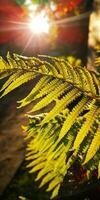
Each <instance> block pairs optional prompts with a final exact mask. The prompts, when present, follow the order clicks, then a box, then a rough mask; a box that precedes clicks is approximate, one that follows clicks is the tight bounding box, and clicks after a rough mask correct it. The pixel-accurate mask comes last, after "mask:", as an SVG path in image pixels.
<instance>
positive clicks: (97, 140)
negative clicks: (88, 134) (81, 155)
mask: <svg viewBox="0 0 100 200" xmlns="http://www.w3.org/2000/svg"><path fill="white" fill-rule="evenodd" d="M99 147H100V125H99V127H98V129H97V131H96V133H95V135H94V138H93V140H92V143H91V144H90V147H89V148H88V151H87V154H86V158H85V161H84V164H86V163H87V162H88V161H89V160H90V159H92V158H93V156H94V155H95V154H96V152H97V150H98V149H99Z"/></svg>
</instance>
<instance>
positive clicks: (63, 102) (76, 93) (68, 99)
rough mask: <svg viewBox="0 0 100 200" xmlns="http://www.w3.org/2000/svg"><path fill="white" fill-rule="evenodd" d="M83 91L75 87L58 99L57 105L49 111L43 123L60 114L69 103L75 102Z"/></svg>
mask: <svg viewBox="0 0 100 200" xmlns="http://www.w3.org/2000/svg"><path fill="white" fill-rule="evenodd" d="M80 95H81V93H80V92H79V91H78V90H77V89H73V90H71V91H70V92H68V93H67V95H66V96H64V97H63V98H62V99H61V100H58V101H57V103H56V105H55V107H54V108H53V109H52V110H51V111H50V112H49V113H48V115H47V116H46V117H45V118H44V119H43V121H42V123H41V125H43V124H45V123H47V122H48V121H50V120H51V119H53V118H54V117H55V116H56V115H58V114H59V113H60V112H61V110H63V109H64V108H65V107H66V106H67V105H68V104H69V103H71V102H73V100H75V99H76V98H77V97H78V96H80Z"/></svg>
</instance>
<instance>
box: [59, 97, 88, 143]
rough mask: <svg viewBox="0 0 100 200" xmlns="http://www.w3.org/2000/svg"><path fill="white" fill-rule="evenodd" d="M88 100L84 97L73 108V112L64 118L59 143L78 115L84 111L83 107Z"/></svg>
mask: <svg viewBox="0 0 100 200" xmlns="http://www.w3.org/2000/svg"><path fill="white" fill-rule="evenodd" d="M88 100H89V99H88V98H86V97H84V98H82V100H81V101H80V102H79V103H78V104H77V105H76V106H75V107H74V108H73V111H72V112H71V113H70V114H69V115H68V117H67V118H66V120H65V122H64V124H63V127H62V129H61V132H60V135H59V141H60V140H61V139H62V138H63V137H64V136H65V134H67V133H68V131H69V130H70V128H71V127H72V125H73V124H74V122H75V120H76V119H77V117H78V115H79V114H80V113H81V112H82V111H83V110H84V109H85V108H84V106H86V105H87V103H88Z"/></svg>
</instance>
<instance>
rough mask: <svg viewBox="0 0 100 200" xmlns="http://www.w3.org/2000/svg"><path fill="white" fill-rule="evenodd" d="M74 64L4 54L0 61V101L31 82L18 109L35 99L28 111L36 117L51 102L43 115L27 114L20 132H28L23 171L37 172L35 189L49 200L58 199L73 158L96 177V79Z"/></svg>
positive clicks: (99, 99) (99, 85) (99, 84)
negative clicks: (43, 189)
mask: <svg viewBox="0 0 100 200" xmlns="http://www.w3.org/2000/svg"><path fill="white" fill-rule="evenodd" d="M75 63H76V62H75V61H74V60H73V59H71V61H70V60H68V59H67V58H56V57H50V56H41V57H40V58H38V57H37V58H36V57H30V58H27V57H24V56H20V55H16V54H14V55H13V56H10V54H9V53H8V55H7V61H5V60H3V59H2V58H0V78H1V79H3V78H5V77H6V79H7V77H8V80H7V81H6V82H5V84H4V85H3V87H2V88H1V92H2V96H1V97H3V96H5V95H6V94H8V93H9V92H11V91H12V90H14V89H15V88H17V87H19V86H21V85H22V84H24V83H26V82H28V81H30V80H31V79H34V78H36V80H37V82H36V84H35V86H34V87H33V88H32V90H31V92H30V93H29V94H28V95H27V96H26V97H25V98H24V99H22V100H21V101H19V103H20V106H19V107H23V106H26V105H28V104H29V103H31V102H33V103H34V101H35V102H37V103H36V104H35V106H34V107H33V108H32V110H31V111H30V112H31V113H32V112H34V111H36V112H37V111H38V112H39V113H40V114H41V109H43V108H45V106H48V105H50V104H51V103H52V102H53V103H54V104H53V106H50V111H48V113H45V114H43V113H42V116H41V115H39V116H38V117H37V115H33V116H32V115H31V120H30V119H29V125H28V126H27V127H26V128H24V130H25V131H27V134H28V135H27V137H26V139H27V141H28V145H27V154H26V160H27V161H29V164H28V166H27V167H28V168H29V170H30V173H35V172H37V177H36V179H35V180H36V181H37V180H40V182H41V183H40V187H42V186H44V185H47V188H48V189H47V191H52V197H51V199H52V198H54V197H56V196H57V194H58V191H59V188H60V185H61V183H62V181H63V178H64V176H65V174H66V173H67V170H68V169H69V168H70V167H72V165H73V163H74V162H75V160H78V161H79V162H80V163H83V164H86V165H84V167H86V168H88V169H91V170H92V169H94V168H95V167H97V166H98V177H99V176H100V172H99V171H100V166H99V165H100V164H98V163H99V156H98V149H99V145H100V142H99V140H100V136H99V135H100V134H99V133H100V128H99V127H100V117H99V115H100V76H99V75H97V74H96V73H94V72H90V71H88V70H87V69H86V68H82V67H80V66H76V64H75ZM36 100H37V101H36ZM43 111H44V110H43ZM84 113H85V114H84ZM34 114H35V113H34ZM28 117H29V118H30V115H28ZM84 160H85V161H84ZM91 163H92V164H91Z"/></svg>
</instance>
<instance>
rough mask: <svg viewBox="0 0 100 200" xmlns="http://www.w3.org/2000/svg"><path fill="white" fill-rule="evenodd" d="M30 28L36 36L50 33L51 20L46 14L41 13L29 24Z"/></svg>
mask: <svg viewBox="0 0 100 200" xmlns="http://www.w3.org/2000/svg"><path fill="white" fill-rule="evenodd" d="M29 28H30V29H31V30H32V32H33V33H35V34H40V33H49V28H50V24H49V19H48V17H47V16H46V15H45V13H44V12H41V13H39V14H38V15H36V16H35V17H34V18H32V19H31V21H30V22H29Z"/></svg>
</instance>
